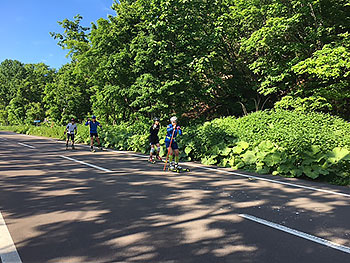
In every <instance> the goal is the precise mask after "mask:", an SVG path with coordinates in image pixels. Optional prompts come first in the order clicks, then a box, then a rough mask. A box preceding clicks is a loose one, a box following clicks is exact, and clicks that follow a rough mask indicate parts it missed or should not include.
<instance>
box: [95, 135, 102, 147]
mask: <svg viewBox="0 0 350 263" xmlns="http://www.w3.org/2000/svg"><path fill="white" fill-rule="evenodd" d="M96 141H97V143H98V147H100V149H101V150H102V145H101V142H100V139H99V138H98V136H96Z"/></svg>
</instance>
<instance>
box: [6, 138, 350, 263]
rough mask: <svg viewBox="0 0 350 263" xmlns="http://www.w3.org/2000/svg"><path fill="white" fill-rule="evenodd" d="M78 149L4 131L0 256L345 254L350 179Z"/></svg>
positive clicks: (155, 258)
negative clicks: (165, 162)
mask: <svg viewBox="0 0 350 263" xmlns="http://www.w3.org/2000/svg"><path fill="white" fill-rule="evenodd" d="M77 148H78V149H77V150H76V151H71V150H69V151H66V150H65V145H64V143H62V142H57V141H55V140H52V139H46V138H41V137H34V136H26V135H18V134H14V133H10V132H0V212H1V213H0V219H1V215H2V217H3V218H4V221H3V222H4V223H1V220H0V259H1V260H0V262H2V263H7V262H11V261H12V262H24V263H27V262H35V263H41V262H49V263H52V262H164V263H173V262H181V263H187V262H201V263H202V262H203V263H204V262H242V263H244V262H266V263H267V262H268V263H272V262H283V263H287V262H293V263H294V262H299V263H302V262H307V263H310V262H317V263H321V262H327V263H328V262H332V263H336V262H341V263H345V262H350V220H349V217H350V206H349V202H350V189H349V188H348V187H340V186H330V185H326V184H322V183H315V182H309V181H302V180H296V179H285V178H279V177H273V176H268V175H267V176H260V175H259V176H257V177H255V176H254V175H253V176H252V177H250V176H251V175H250V174H248V173H240V172H237V173H232V172H233V171H232V170H229V169H216V168H208V167H205V166H201V165H198V164H193V163H189V164H187V167H189V168H191V172H190V173H181V174H176V173H172V172H163V171H162V168H163V166H162V164H160V163H158V164H154V165H152V164H149V163H147V161H146V159H145V158H144V157H142V156H139V155H134V154H133V153H126V152H112V151H97V152H95V153H91V152H89V149H88V147H85V146H82V145H78V146H77ZM184 166H186V165H184ZM260 178H261V179H260ZM266 179H267V181H266ZM5 223H6V224H5ZM1 229H2V230H1ZM6 229H7V230H8V232H9V234H10V236H11V237H12V241H13V244H14V245H11V244H10V243H11V242H10V241H11V238H7V239H6V238H4V237H5V236H6V234H4V233H5V232H6ZM1 231H3V232H1ZM4 231H5V232H4ZM1 235H2V236H1ZM9 240H10V241H9Z"/></svg>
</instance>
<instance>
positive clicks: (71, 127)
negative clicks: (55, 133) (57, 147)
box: [64, 118, 78, 150]
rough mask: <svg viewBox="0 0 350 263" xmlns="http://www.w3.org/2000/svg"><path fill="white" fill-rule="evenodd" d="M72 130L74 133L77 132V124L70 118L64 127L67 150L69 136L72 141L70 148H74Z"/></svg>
mask: <svg viewBox="0 0 350 263" xmlns="http://www.w3.org/2000/svg"><path fill="white" fill-rule="evenodd" d="M74 132H75V134H76V133H77V132H78V129H77V124H76V123H75V120H74V118H72V119H71V122H70V123H68V124H67V126H66V129H65V130H64V134H66V133H67V140H66V150H68V143H69V138H70V139H71V141H72V149H73V150H74V149H75V148H74Z"/></svg>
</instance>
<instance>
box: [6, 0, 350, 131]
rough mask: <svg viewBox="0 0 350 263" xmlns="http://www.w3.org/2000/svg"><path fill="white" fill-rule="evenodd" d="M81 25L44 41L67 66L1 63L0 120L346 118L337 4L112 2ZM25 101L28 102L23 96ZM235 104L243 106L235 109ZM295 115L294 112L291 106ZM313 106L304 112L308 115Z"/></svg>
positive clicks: (340, 1) (343, 3) (70, 24)
mask: <svg viewBox="0 0 350 263" xmlns="http://www.w3.org/2000/svg"><path fill="white" fill-rule="evenodd" d="M112 8H113V9H114V10H115V12H116V15H115V16H110V17H109V18H108V19H102V18H101V19H99V20H98V21H97V23H96V24H92V25H91V28H87V27H83V26H81V25H80V22H81V19H82V17H81V16H79V15H77V16H76V17H74V20H72V21H71V20H68V19H64V20H63V21H61V22H59V24H60V25H61V26H62V28H63V30H64V31H63V32H62V33H51V35H52V36H53V38H54V39H56V40H57V41H58V45H59V46H61V47H62V48H64V49H67V50H68V56H70V57H71V59H72V61H71V62H70V63H69V64H67V65H65V66H63V67H62V68H60V69H59V70H58V71H55V70H52V69H49V67H48V66H46V65H44V64H37V65H23V64H22V63H20V62H18V61H11V60H5V61H4V62H2V63H1V65H0V95H1V99H0V123H3V124H4V123H5V124H19V123H23V122H32V121H33V120H34V119H41V120H43V118H45V117H47V118H50V119H51V120H52V121H54V122H58V123H62V122H65V121H66V120H67V119H69V117H70V116H75V117H77V118H79V119H84V118H85V116H86V115H87V114H89V113H92V112H93V113H94V114H95V115H98V116H99V117H100V119H102V120H103V121H104V122H107V123H110V124H112V123H119V122H121V121H130V120H135V119H136V120H140V119H141V120H142V119H145V118H149V117H152V116H156V115H157V116H160V117H163V116H164V117H167V116H169V115H170V114H175V113H176V114H177V115H178V116H182V119H183V120H188V119H189V118H199V119H201V120H207V119H212V118H215V117H222V116H232V115H234V116H240V115H242V114H243V113H245V112H251V111H253V110H259V109H261V108H266V107H268V108H271V107H272V106H273V104H274V103H275V102H277V101H279V100H281V99H283V97H284V96H286V95H288V97H289V99H288V100H284V101H283V103H282V104H283V107H282V108H295V103H300V101H303V100H304V99H306V101H310V99H309V98H310V97H312V98H311V100H317V101H318V102H321V103H322V104H325V106H323V105H320V107H318V108H317V110H320V111H323V112H331V113H333V114H336V115H339V116H342V117H343V118H345V119H350V105H349V102H350V93H349V85H350V59H349V58H350V36H349V30H350V5H349V2H348V1H347V0H292V1H282V0H267V1H260V0H186V1H185V0H135V1H116V2H115V3H114V5H113V7H112ZM32 95H33V96H32ZM242 107H243V109H242ZM298 107H299V106H298ZM311 108H313V107H311Z"/></svg>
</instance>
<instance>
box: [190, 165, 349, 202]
mask: <svg viewBox="0 0 350 263" xmlns="http://www.w3.org/2000/svg"><path fill="white" fill-rule="evenodd" d="M185 165H187V166H192V167H196V168H200V169H204V170H209V171H215V172H220V173H227V174H234V175H237V176H241V177H246V178H253V179H256V180H262V181H266V182H270V183H275V184H283V185H288V186H293V187H298V188H304V189H308V190H312V191H317V192H324V193H328V194H334V195H341V196H345V197H350V194H344V193H339V192H334V191H329V190H325V189H320V188H316V187H310V186H305V185H299V184H292V183H287V182H282V181H277V180H272V179H267V178H262V177H258V176H253V175H247V174H241V173H237V172H231V171H225V170H221V169H215V168H209V167H204V166H198V165H195V164H190V163H185Z"/></svg>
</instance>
